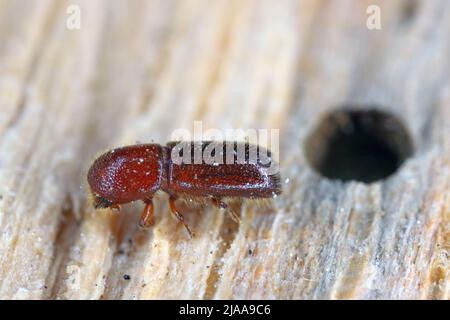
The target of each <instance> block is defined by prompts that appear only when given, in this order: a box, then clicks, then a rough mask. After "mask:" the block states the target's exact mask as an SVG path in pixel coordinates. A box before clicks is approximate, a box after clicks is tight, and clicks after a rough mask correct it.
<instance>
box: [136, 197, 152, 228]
mask: <svg viewBox="0 0 450 320" xmlns="http://www.w3.org/2000/svg"><path fill="white" fill-rule="evenodd" d="M144 202H145V208H144V211H142V215H141V220H139V226H140V227H142V228H148V227H149V226H151V225H153V224H154V223H155V216H154V215H153V201H152V200H145V201H144Z"/></svg>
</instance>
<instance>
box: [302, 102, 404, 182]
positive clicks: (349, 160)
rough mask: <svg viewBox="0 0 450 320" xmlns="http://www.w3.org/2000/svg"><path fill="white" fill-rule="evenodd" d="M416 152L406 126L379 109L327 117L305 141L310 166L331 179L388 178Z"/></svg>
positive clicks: (344, 110) (344, 111)
mask: <svg viewBox="0 0 450 320" xmlns="http://www.w3.org/2000/svg"><path fill="white" fill-rule="evenodd" d="M412 153H413V145H412V142H411V139H410V136H409V134H408V131H407V129H406V127H405V126H404V125H403V124H402V122H401V121H400V120H399V119H398V118H396V117H395V116H394V115H392V114H389V113H386V112H382V111H378V110H376V109H371V110H360V109H352V108H346V109H341V110H337V111H333V112H331V113H329V114H327V115H326V116H325V117H324V118H323V119H322V120H321V121H320V123H319V124H318V125H317V127H316V128H315V129H314V130H313V132H312V133H311V134H310V135H309V137H308V138H307V140H306V142H305V154H306V158H307V160H308V162H309V163H310V165H311V166H312V167H313V168H314V169H315V170H316V171H317V172H319V173H321V174H322V175H323V176H325V177H327V178H329V179H337V180H342V181H350V180H355V181H361V182H365V183H371V182H375V181H378V180H381V179H384V178H387V177H389V176H390V175H392V174H393V173H395V172H396V171H397V169H398V168H399V167H400V166H401V165H402V163H403V162H404V161H405V160H406V159H407V158H408V157H409V156H411V155H412Z"/></svg>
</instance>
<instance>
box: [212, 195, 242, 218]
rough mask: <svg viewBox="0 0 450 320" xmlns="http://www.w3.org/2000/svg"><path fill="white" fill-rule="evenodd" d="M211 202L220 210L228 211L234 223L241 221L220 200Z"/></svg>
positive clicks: (216, 199)
mask: <svg viewBox="0 0 450 320" xmlns="http://www.w3.org/2000/svg"><path fill="white" fill-rule="evenodd" d="M212 202H213V204H214V205H215V206H216V207H218V208H220V209H228V210H227V211H228V213H229V214H230V216H231V219H233V221H234V222H239V221H241V219H239V216H238V215H237V214H236V212H234V210H233V209H232V208H231V207H228V205H227V204H226V203H225V202H223V201H222V200H220V198H215V197H214V198H212Z"/></svg>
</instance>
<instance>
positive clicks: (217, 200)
mask: <svg viewBox="0 0 450 320" xmlns="http://www.w3.org/2000/svg"><path fill="white" fill-rule="evenodd" d="M212 202H213V204H214V205H215V206H216V207H218V208H220V209H226V208H228V205H227V204H226V203H225V202H223V201H222V200H220V198H212Z"/></svg>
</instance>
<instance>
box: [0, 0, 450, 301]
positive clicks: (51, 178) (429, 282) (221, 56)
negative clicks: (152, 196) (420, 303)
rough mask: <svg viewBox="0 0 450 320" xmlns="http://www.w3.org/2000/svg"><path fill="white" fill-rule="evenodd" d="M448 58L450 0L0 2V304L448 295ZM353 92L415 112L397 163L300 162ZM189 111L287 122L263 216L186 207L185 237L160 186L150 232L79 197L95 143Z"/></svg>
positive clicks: (144, 137) (132, 212)
mask: <svg viewBox="0 0 450 320" xmlns="http://www.w3.org/2000/svg"><path fill="white" fill-rule="evenodd" d="M70 4H77V5H79V7H80V8H81V29H80V30H69V29H67V27H66V20H67V18H68V14H67V13H66V10H67V8H68V6H69V5H70ZM370 4H378V5H380V7H381V17H382V29H381V30H374V31H370V30H368V29H367V28H366V19H367V14H366V9H367V6H368V5H370ZM449 58H450V1H447V0H433V1H411V0H396V1H393V0H389V1H387V0H386V1H375V0H373V1H360V0H342V1H338V0H336V1H328V0H327V1H325V0H323V1H320V0H304V1H300V0H296V1H289V0H286V1H275V0H274V1H268V0H267V1H265V0H253V1H251V0H243V1H237V0H213V1H208V0H192V1H191V0H179V1H174V0H173V1H170V0H169V1H168V0H149V1H125V0H85V1H81V0H79V1H78V0H77V1H75V0H73V1H56V0H55V1H51V0H33V1H30V0H19V1H16V0H14V1H13V0H0V195H1V197H0V198H1V199H0V236H1V238H0V298H3V299H12V298H14V299H18V298H25V299H42V298H58V299H153V298H193V299H204V298H207V299H210V298H268V299H281V298H287V299H347V298H357V299H359V298H364V299H379V298H392V299H404V298H406V299H422V298H437V299H448V298H449V292H450V284H449V283H450V282H449V260H448V254H449V246H450V244H449V242H450V233H449V223H450V219H449V218H450V217H449V216H450V198H449V188H450V142H449V141H450V139H449V137H450V63H449ZM347 103H351V104H359V105H361V106H363V108H364V106H369V105H373V104H376V105H379V106H381V107H382V108H383V110H387V111H389V112H391V113H393V114H395V115H397V116H398V117H399V118H400V119H402V120H403V121H404V122H405V123H406V125H407V127H408V130H409V132H410V134H411V137H412V139H413V140H414V144H415V153H414V156H413V157H411V158H410V159H409V160H408V161H407V162H406V163H405V164H404V166H403V167H402V168H401V169H400V170H399V171H398V172H397V173H396V174H395V175H393V176H391V177H390V178H388V179H385V180H382V181H380V182H377V183H373V184H370V185H366V184H363V183H357V182H351V183H341V182H338V181H330V180H327V179H324V178H322V177H321V176H320V175H318V174H317V173H315V172H314V171H313V170H312V169H311V167H310V166H309V164H308V163H307V161H306V159H305V156H304V150H303V142H304V139H305V137H306V136H307V135H308V133H309V132H310V130H311V129H312V128H313V126H314V125H315V124H316V123H317V121H319V119H320V118H321V117H322V116H323V115H324V114H325V113H326V112H327V111H329V110H332V109H334V108H337V107H339V106H341V105H343V104H347ZM194 120H202V121H203V126H204V128H219V129H224V128H244V129H246V128H279V129H280V145H281V149H280V159H281V174H282V177H283V189H284V193H283V195H282V196H280V197H278V198H277V199H275V201H274V203H273V207H274V210H266V209H264V210H262V209H259V208H258V207H257V206H255V205H253V204H250V203H249V204H244V205H243V207H242V211H241V213H240V215H241V220H242V221H241V223H240V224H237V223H235V222H233V221H232V220H231V219H230V218H229V217H228V216H227V215H225V214H223V213H221V212H219V210H217V209H215V208H206V209H201V210H187V212H186V216H187V220H188V222H189V224H190V225H191V227H192V228H193V229H194V230H195V232H196V234H197V236H196V237H195V239H193V240H189V238H188V237H187V236H186V233H185V231H184V230H183V228H182V226H180V225H179V224H178V223H177V221H176V220H174V219H173V218H172V217H171V216H170V214H169V213H168V208H167V204H166V200H167V199H166V197H165V196H161V197H160V198H159V200H157V201H156V220H157V223H156V225H155V227H154V228H152V229H150V230H148V231H142V230H140V229H139V228H138V227H137V220H138V216H139V213H140V212H139V211H140V210H141V209H142V205H141V204H134V205H128V206H126V207H125V208H124V209H123V211H122V212H121V213H120V214H118V213H116V212H110V211H108V210H104V211H101V212H95V211H94V210H93V208H92V207H90V206H89V204H88V202H87V198H86V192H87V189H86V185H85V173H86V169H87V168H88V166H89V164H90V162H91V161H92V159H93V157H94V156H95V155H96V154H98V153H99V152H101V151H104V150H106V149H108V148H110V147H115V146H120V145H125V144H129V143H135V142H136V141H141V142H148V141H155V142H159V143H165V142H166V141H167V140H169V139H170V134H171V132H172V131H173V130H174V129H177V128H187V129H190V130H192V129H193V121H194ZM286 178H288V179H289V181H288V183H285V182H286V181H287V180H286V181H285V179H286ZM124 274H127V275H129V276H130V278H131V279H130V280H124V278H123V276H124Z"/></svg>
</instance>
